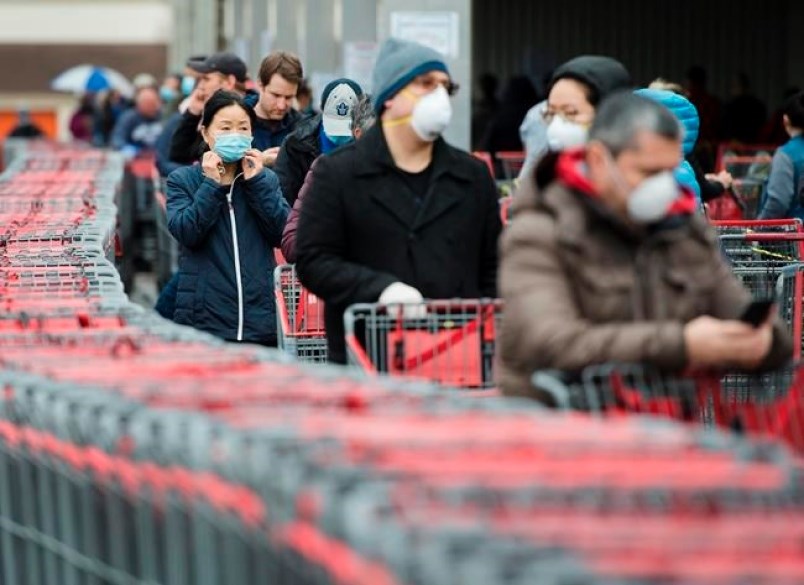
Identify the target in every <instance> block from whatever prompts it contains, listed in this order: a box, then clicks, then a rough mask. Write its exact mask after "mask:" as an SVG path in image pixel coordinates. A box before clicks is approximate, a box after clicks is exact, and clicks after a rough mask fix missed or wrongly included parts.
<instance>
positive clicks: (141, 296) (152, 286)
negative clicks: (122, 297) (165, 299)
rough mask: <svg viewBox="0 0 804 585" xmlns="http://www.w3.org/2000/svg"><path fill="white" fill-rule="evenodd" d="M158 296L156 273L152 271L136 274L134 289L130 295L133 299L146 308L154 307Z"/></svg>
mask: <svg viewBox="0 0 804 585" xmlns="http://www.w3.org/2000/svg"><path fill="white" fill-rule="evenodd" d="M158 296H159V290H158V289H157V287H156V275H155V274H153V273H152V272H138V273H137V274H136V275H135V276H134V290H132V291H131V294H130V295H129V298H130V299H131V301H132V302H134V303H137V304H138V305H140V306H142V307H145V308H146V309H153V308H154V305H155V304H156V299H157V297H158Z"/></svg>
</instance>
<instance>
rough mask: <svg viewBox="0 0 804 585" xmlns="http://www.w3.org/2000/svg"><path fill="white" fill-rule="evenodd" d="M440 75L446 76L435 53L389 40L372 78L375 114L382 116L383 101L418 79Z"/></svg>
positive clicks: (441, 56)
mask: <svg viewBox="0 0 804 585" xmlns="http://www.w3.org/2000/svg"><path fill="white" fill-rule="evenodd" d="M430 71H443V72H444V73H446V74H447V75H449V69H447V64H446V63H445V62H444V56H443V55H442V54H441V53H439V52H438V51H436V50H434V49H431V48H429V47H425V46H424V45H420V44H419V43H414V42H412V41H402V40H400V39H394V38H390V39H388V40H387V41H385V43H384V44H383V46H382V48H380V54H379V55H378V56H377V63H376V65H374V75H373V77H372V81H373V86H374V110H375V111H376V112H377V114H381V113H382V109H383V105H384V104H385V102H386V101H388V100H389V99H391V98H392V97H394V96H395V95H396V94H397V93H399V91H400V90H401V89H402V88H404V87H405V86H406V85H407V84H409V83H410V82H411V81H413V80H414V79H415V78H416V77H418V76H419V75H422V74H424V73H429V72H430Z"/></svg>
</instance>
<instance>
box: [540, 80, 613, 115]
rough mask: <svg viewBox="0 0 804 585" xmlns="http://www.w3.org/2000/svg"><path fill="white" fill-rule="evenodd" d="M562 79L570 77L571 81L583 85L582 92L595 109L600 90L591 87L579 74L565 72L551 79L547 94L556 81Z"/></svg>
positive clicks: (598, 102) (598, 101) (598, 100)
mask: <svg viewBox="0 0 804 585" xmlns="http://www.w3.org/2000/svg"><path fill="white" fill-rule="evenodd" d="M562 79H571V80H573V81H576V82H578V83H580V84H581V87H583V92H584V94H585V95H586V101H587V102H589V104H590V105H591V106H592V107H593V108H595V109H597V106H598V105H599V104H600V92H599V91H597V89H596V88H594V87H592V86H591V85H590V84H589V82H588V81H586V80H584V79H581V78H580V77H579V76H576V75H573V74H572V73H566V74H564V75H561V76H559V77H557V78H555V79H553V82H552V83H551V84H550V86H549V87H548V88H547V95H548V96H549V95H550V92H551V91H553V88H554V87H555V85H556V83H558V82H559V81H561V80H562Z"/></svg>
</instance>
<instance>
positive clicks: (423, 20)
mask: <svg viewBox="0 0 804 585" xmlns="http://www.w3.org/2000/svg"><path fill="white" fill-rule="evenodd" d="M459 34H460V18H459V15H458V13H457V12H392V13H391V36H392V37H396V38H398V39H403V40H406V41H416V42H417V43H421V44H422V45H425V46H427V47H430V48H432V49H435V50H436V51H438V52H439V53H441V54H442V55H444V56H446V57H449V58H450V59H457V58H458V55H459V53H460V47H459V37H458V35H459Z"/></svg>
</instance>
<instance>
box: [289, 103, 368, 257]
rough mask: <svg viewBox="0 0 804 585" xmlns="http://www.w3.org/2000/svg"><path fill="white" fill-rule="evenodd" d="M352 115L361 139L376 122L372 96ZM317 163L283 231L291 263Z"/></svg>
mask: <svg viewBox="0 0 804 585" xmlns="http://www.w3.org/2000/svg"><path fill="white" fill-rule="evenodd" d="M351 117H352V119H351V132H352V137H353V139H354V140H360V138H361V136H363V135H364V134H365V133H366V132H367V131H368V129H369V128H371V127H372V126H374V122H375V120H376V119H377V115H376V114H375V113H374V106H373V105H372V103H371V98H369V97H368V96H367V95H362V96H360V99H359V100H358V102H357V104H356V105H355V106H354V107H353V108H352V112H351ZM316 160H317V159H316ZM315 164H316V163H315V161H313V164H312V165H310V170H309V171H307V176H306V177H305V179H304V184H303V185H302V187H301V189H299V195H298V197H296V201H294V203H293V209H291V210H290V215H289V216H288V223H287V225H286V226H285V231H284V232H283V233H282V255H283V256H284V257H285V260H287V261H288V262H290V263H291V264H293V263H295V262H296V231H297V229H298V227H299V214H300V213H301V208H302V203H303V201H304V198H305V197H306V196H307V193H309V192H310V188H311V187H312V184H313V170H314V169H315Z"/></svg>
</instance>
